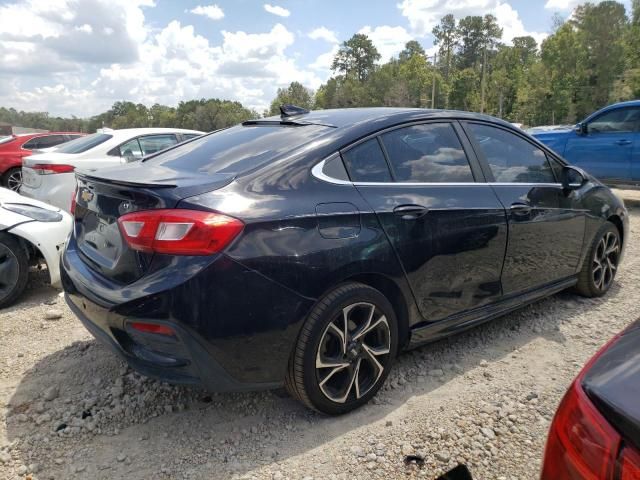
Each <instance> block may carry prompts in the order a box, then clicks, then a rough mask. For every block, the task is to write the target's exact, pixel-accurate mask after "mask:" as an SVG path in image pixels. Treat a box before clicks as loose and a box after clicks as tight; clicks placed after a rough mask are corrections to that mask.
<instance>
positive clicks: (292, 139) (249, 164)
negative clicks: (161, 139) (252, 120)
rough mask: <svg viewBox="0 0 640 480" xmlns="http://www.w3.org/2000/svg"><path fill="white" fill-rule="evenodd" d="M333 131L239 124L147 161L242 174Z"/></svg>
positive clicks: (198, 170) (321, 128)
mask: <svg viewBox="0 0 640 480" xmlns="http://www.w3.org/2000/svg"><path fill="white" fill-rule="evenodd" d="M330 130H332V129H331V127H326V126H323V125H305V126H295V127H293V126H284V125H279V124H276V125H250V126H246V125H238V126H235V127H231V128H228V129H225V130H220V131H218V132H214V133H211V134H209V135H204V136H202V137H200V138H196V139H194V140H192V141H190V142H188V143H184V144H182V145H178V146H176V147H175V148H172V149H170V150H167V151H166V152H164V153H160V154H159V155H157V156H154V157H152V158H149V159H148V160H144V161H145V162H149V163H153V164H154V165H155V164H157V165H163V166H166V167H168V168H172V169H175V170H183V171H188V172H198V173H205V174H215V173H242V172H245V171H248V170H251V169H253V168H256V167H258V166H260V165H263V164H265V163H268V162H270V161H272V160H274V159H276V158H278V157H279V156H281V155H283V154H285V153H288V152H290V151H292V150H293V149H295V148H297V147H300V146H302V145H304V144H306V143H309V142H311V141H312V140H314V139H316V138H318V137H320V136H321V135H323V134H325V133H327V132H328V131H330Z"/></svg>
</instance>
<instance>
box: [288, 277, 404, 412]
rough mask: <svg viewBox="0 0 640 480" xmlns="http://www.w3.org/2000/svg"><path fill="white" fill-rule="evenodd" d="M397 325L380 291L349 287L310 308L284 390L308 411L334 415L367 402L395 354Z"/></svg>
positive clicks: (359, 285) (358, 285)
mask: <svg viewBox="0 0 640 480" xmlns="http://www.w3.org/2000/svg"><path fill="white" fill-rule="evenodd" d="M397 344H398V327H397V322H396V317H395V315H394V312H393V309H392V307H391V304H390V303H389V301H388V300H387V299H386V298H385V296H384V295H382V294H381V293H380V292H379V291H378V290H375V289H373V288H371V287H368V286H366V285H363V284H359V283H348V284H344V285H342V286H340V287H337V288H336V289H335V290H333V291H331V292H330V293H328V294H327V295H326V296H325V297H324V298H323V299H322V300H320V301H319V302H318V303H317V304H316V306H315V307H314V308H313V310H312V311H311V313H310V314H309V317H308V318H307V320H306V322H305V324H304V326H303V327H302V331H301V332H300V335H299V338H298V341H297V344H296V347H295V350H294V352H293V355H292V357H291V360H290V362H289V371H288V373H287V378H286V387H287V390H288V391H289V393H290V394H291V395H292V396H293V397H294V398H297V399H299V400H300V401H301V402H302V403H304V404H305V405H307V406H308V407H310V408H313V409H315V410H318V411H320V412H323V413H327V414H331V415H337V414H341V413H346V412H348V411H351V410H353V409H355V408H358V407H360V406H361V405H363V404H365V403H366V402H368V401H369V400H370V399H371V398H372V397H373V396H374V395H375V394H376V392H377V391H378V390H379V389H380V387H381V386H382V384H383V383H384V381H385V379H386V378H387V376H388V374H389V369H390V367H391V364H392V362H393V359H394V358H395V356H396V352H397Z"/></svg>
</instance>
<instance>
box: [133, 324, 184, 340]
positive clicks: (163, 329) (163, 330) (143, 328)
mask: <svg viewBox="0 0 640 480" xmlns="http://www.w3.org/2000/svg"><path fill="white" fill-rule="evenodd" d="M129 325H130V326H131V328H133V329H135V330H138V331H139V332H144V333H155V334H157V335H166V336H169V337H175V336H176V332H174V331H173V329H172V328H171V327H167V326H166V325H159V324H157V323H147V322H131V323H130V324H129Z"/></svg>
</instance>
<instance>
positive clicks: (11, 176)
mask: <svg viewBox="0 0 640 480" xmlns="http://www.w3.org/2000/svg"><path fill="white" fill-rule="evenodd" d="M2 186H3V187H5V188H8V189H9V190H13V191H14V192H17V191H19V190H20V187H21V186H22V169H21V168H20V167H16V168H10V169H9V170H7V172H6V173H5V174H4V175H3V176H2Z"/></svg>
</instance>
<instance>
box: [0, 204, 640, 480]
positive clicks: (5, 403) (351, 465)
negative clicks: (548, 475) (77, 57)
mask: <svg viewBox="0 0 640 480" xmlns="http://www.w3.org/2000/svg"><path fill="white" fill-rule="evenodd" d="M631 227H632V230H633V233H632V237H630V239H629V241H628V247H627V254H626V258H625V262H624V264H623V268H622V269H621V271H620V274H619V276H618V279H617V282H616V284H615V285H614V286H613V288H612V290H611V291H610V292H609V294H608V295H607V296H606V297H605V298H603V299H595V300H588V299H584V298H580V297H577V296H575V295H572V294H570V293H561V294H558V295H555V296H553V297H551V298H548V299H546V300H543V301H541V302H538V303H536V304H534V305H531V306H529V307H526V308H524V309H522V310H520V311H519V312H516V313H513V314H511V315H508V316H506V317H503V318H500V319H497V320H495V321H493V322H490V323H488V324H485V325H483V326H480V327H477V328H475V329H473V330H471V331H469V332H466V333H463V334H460V335H458V336H456V337H454V338H451V339H447V340H444V341H440V342H437V343H435V344H432V345H428V346H426V347H423V348H420V349H418V350H415V351H413V352H410V353H407V354H403V355H402V356H401V357H400V358H399V359H398V362H397V363H396V365H395V367H394V369H393V371H392V373H391V375H390V377H389V379H388V380H387V384H386V386H385V387H383V389H382V390H381V391H380V393H379V394H378V396H377V398H376V399H375V401H374V402H372V403H370V404H369V405H367V406H365V407H364V408H362V409H360V410H359V411H357V412H354V413H351V414H349V415H346V416H343V417H340V418H327V417H323V416H321V415H318V414H315V413H312V412H310V411H308V410H306V409H305V408H303V407H302V406H301V405H299V404H298V403H297V402H295V401H293V400H291V399H290V398H287V397H285V396H281V395H277V394H275V393H271V392H261V393H246V394H224V395H223V394H208V393H207V392H204V391H202V390H199V389H194V388H186V387H175V386H170V385H166V384H163V383H161V382H157V381H154V380H150V379H147V378H144V377H141V376H140V375H138V374H136V373H134V372H132V371H131V370H129V369H128V368H127V367H126V366H125V365H124V364H123V363H121V362H120V361H119V360H118V359H117V358H116V357H115V356H114V355H112V354H111V353H110V352H109V351H107V350H106V349H105V348H103V347H102V346H101V345H99V344H97V343H96V342H95V341H94V340H93V339H92V338H91V337H90V335H89V334H88V333H87V332H86V331H85V330H84V329H83V328H82V326H81V325H80V324H79V322H78V321H76V320H75V319H74V317H73V316H72V314H71V312H70V311H69V310H68V309H67V307H66V306H65V304H64V301H63V299H62V298H61V297H60V296H59V293H58V291H56V290H54V289H52V288H50V287H47V286H45V285H43V283H42V281H41V279H36V281H35V282H32V285H31V288H30V289H29V291H28V293H27V295H26V297H25V298H24V299H23V301H22V302H21V303H20V304H18V305H17V306H15V307H13V308H9V309H6V310H3V311H2V312H1V313H0V479H15V478H23V477H27V478H32V479H36V478H38V479H53V478H55V479H67V478H96V479H103V478H104V479H125V478H126V479H127V480H131V479H138V478H159V479H165V478H166V479H169V478H176V479H182V478H190V479H191V478H193V479H210V478H216V479H217V478H238V479H245V478H247V479H249V478H257V479H263V478H264V479H311V478H313V479H316V480H318V479H352V478H366V479H368V480H370V479H376V478H414V477H416V478H428V479H432V478H435V477H437V476H438V475H439V474H441V473H442V472H444V471H446V470H448V469H449V468H451V467H453V466H455V465H456V464H458V463H464V464H466V465H467V466H468V467H469V469H470V470H471V472H472V473H473V475H474V478H478V479H532V478H536V477H537V476H538V472H539V468H540V462H541V457H542V452H543V448H544V442H545V437H546V432H547V429H548V427H549V422H550V420H551V418H552V416H553V412H554V411H555V408H556V406H557V404H558V402H559V401H560V398H561V397H562V395H563V393H564V391H565V389H566V388H567V386H568V384H569V383H570V381H571V380H572V378H573V377H574V376H575V375H576V374H577V373H578V371H579V369H580V367H581V365H582V364H583V363H584V362H585V361H586V360H587V359H588V358H589V357H590V356H591V355H592V354H593V353H594V352H595V351H596V350H597V349H598V347H599V346H600V345H601V344H603V343H604V342H605V341H606V340H607V339H608V338H610V337H611V336H613V335H614V334H615V333H617V332H618V331H620V330H621V329H622V328H623V327H625V326H626V325H627V324H629V323H630V322H632V321H633V320H634V319H635V316H636V314H634V312H636V311H637V305H638V302H639V300H640V246H639V245H640V243H639V237H640V233H636V232H640V211H635V212H632V218H631ZM407 456H414V457H411V458H414V460H413V461H410V462H406V460H405V459H406V458H407Z"/></svg>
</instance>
